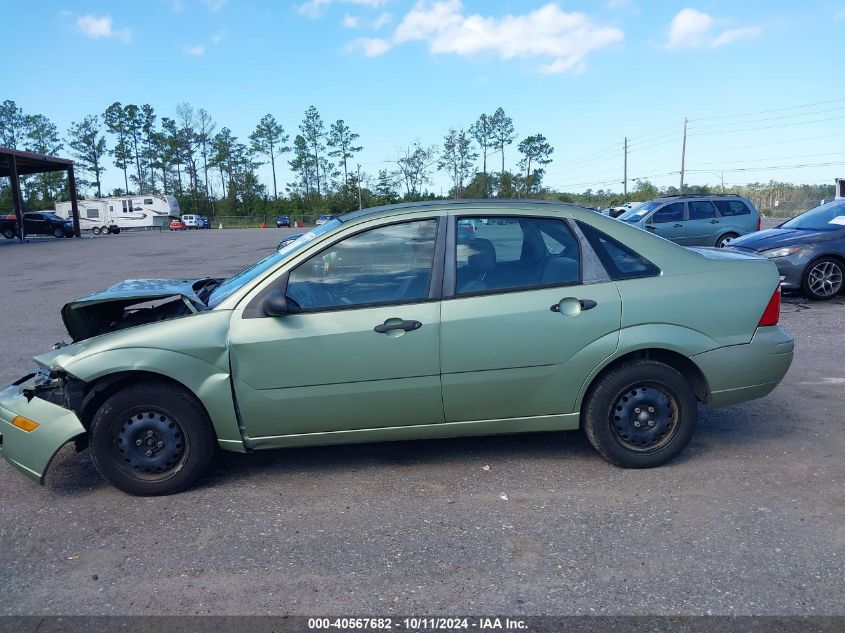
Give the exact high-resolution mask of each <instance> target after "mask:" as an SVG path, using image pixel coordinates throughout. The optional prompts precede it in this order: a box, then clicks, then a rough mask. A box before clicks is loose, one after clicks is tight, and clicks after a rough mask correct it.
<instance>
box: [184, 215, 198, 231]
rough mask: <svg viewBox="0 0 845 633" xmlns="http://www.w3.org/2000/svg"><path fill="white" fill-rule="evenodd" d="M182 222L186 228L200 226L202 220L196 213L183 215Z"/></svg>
mask: <svg viewBox="0 0 845 633" xmlns="http://www.w3.org/2000/svg"><path fill="white" fill-rule="evenodd" d="M182 224H184V225H185V226H186V227H187V228H188V229H199V228H202V220H200V216H198V215H183V216H182Z"/></svg>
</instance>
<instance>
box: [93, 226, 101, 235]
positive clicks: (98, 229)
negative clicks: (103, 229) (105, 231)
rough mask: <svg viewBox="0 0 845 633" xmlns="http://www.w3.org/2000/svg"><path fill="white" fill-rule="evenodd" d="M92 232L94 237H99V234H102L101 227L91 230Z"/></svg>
mask: <svg viewBox="0 0 845 633" xmlns="http://www.w3.org/2000/svg"><path fill="white" fill-rule="evenodd" d="M91 232H92V233H93V234H94V235H99V234H100V227H99V226H95V227H94V228H93V229H91Z"/></svg>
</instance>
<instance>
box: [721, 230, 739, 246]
mask: <svg viewBox="0 0 845 633" xmlns="http://www.w3.org/2000/svg"><path fill="white" fill-rule="evenodd" d="M738 237H739V235H737V234H736V233H725V234H724V235H720V236H719V239H717V240H716V248H725V247H726V246H730V245H731V242H733V241H734V240H735V239H736V238H738Z"/></svg>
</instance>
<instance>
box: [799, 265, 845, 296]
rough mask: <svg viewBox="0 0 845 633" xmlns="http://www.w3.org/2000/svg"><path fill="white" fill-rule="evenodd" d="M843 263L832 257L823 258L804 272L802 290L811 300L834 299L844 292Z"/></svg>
mask: <svg viewBox="0 0 845 633" xmlns="http://www.w3.org/2000/svg"><path fill="white" fill-rule="evenodd" d="M842 278H843V266H842V262H840V261H839V260H838V259H833V258H832V257H822V258H821V259H817V260H816V261H814V262H812V263H811V264H810V265H809V266H807V268H806V269H805V270H804V279H803V280H802V283H801V288H802V289H803V290H804V294H805V295H806V296H807V297H808V298H810V299H816V300H818V301H825V300H827V299H833V298H834V297H835V296H836V295H837V294H839V291H841V290H842Z"/></svg>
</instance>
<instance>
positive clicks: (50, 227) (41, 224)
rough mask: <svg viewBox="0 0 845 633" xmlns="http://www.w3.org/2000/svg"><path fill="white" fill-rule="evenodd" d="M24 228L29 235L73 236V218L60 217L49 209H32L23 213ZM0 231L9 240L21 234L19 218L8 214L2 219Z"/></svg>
mask: <svg viewBox="0 0 845 633" xmlns="http://www.w3.org/2000/svg"><path fill="white" fill-rule="evenodd" d="M23 228H24V229H25V230H26V234H27V235H52V236H53V237H73V220H67V219H65V218H60V217H59V216H57V215H56V214H55V213H50V212H49V211H31V212H29V213H24V214H23ZM0 233H2V234H3V237H5V238H6V239H7V240H13V239H15V238H16V237H19V236H20V230H19V227H18V219H17V218H16V217H15V216H14V215H7V216H5V217H4V218H3V219H2V220H0Z"/></svg>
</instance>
